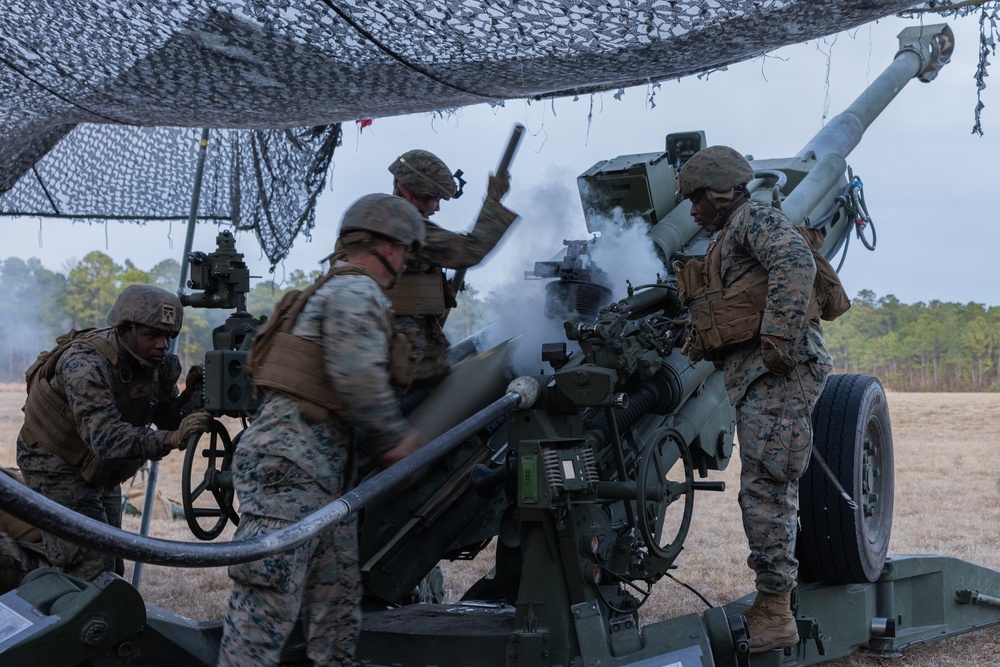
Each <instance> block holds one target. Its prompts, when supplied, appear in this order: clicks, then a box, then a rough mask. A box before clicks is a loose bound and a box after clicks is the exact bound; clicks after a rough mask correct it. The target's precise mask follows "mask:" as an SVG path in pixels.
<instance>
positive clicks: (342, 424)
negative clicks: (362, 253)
mask: <svg viewBox="0 0 1000 667" xmlns="http://www.w3.org/2000/svg"><path fill="white" fill-rule="evenodd" d="M389 308H390V304H389V301H388V299H387V298H386V297H385V295H384V294H383V293H382V291H381V289H380V287H379V286H378V284H377V283H376V282H375V280H373V279H372V278H370V277H368V276H367V275H357V274H348V275H336V276H334V277H333V278H330V279H329V280H328V281H327V282H326V284H325V285H323V286H322V287H321V288H320V289H319V290H318V291H317V292H316V293H315V294H313V296H312V297H310V298H309V300H308V301H307V302H306V305H305V308H304V309H303V311H302V312H301V314H300V315H299V316H298V318H297V320H296V322H295V326H294V328H293V329H292V333H293V334H294V335H298V336H302V337H305V338H307V339H312V340H316V341H320V342H321V343H322V346H323V359H324V367H325V370H326V374H327V376H328V378H329V380H330V384H331V386H332V388H333V390H334V392H336V394H337V397H338V399H339V403H340V406H341V408H340V409H339V410H335V411H331V412H330V415H329V417H328V418H327V419H326V421H323V422H317V421H313V420H311V419H309V418H308V417H306V416H304V415H303V414H302V413H301V411H300V409H299V404H298V403H297V402H296V401H295V399H293V398H291V397H289V396H287V395H285V394H283V393H282V392H278V391H270V392H268V393H267V394H266V395H265V396H264V400H263V403H262V405H261V407H260V411H259V413H258V415H257V417H256V418H255V419H254V421H253V422H252V423H251V424H250V426H249V427H248V428H247V430H246V431H244V433H243V436H242V437H241V439H240V446H239V447H238V448H237V449H236V452H235V454H234V458H233V478H234V484H235V486H236V492H237V495H238V497H239V502H240V512H241V520H240V525H239V528H238V529H237V533H236V538H237V539H243V538H247V537H252V536H255V535H258V534H263V533H267V532H271V531H273V530H276V529H278V528H281V527H284V526H288V525H291V524H292V523H294V522H296V521H299V520H301V519H302V518H304V517H305V516H306V515H308V514H310V513H311V512H314V511H316V510H318V509H319V508H321V507H323V506H324V505H326V504H328V503H329V502H331V501H333V500H334V499H336V498H337V497H338V496H340V495H341V494H343V493H344V492H345V491H347V490H349V489H350V488H351V487H352V486H353V485H354V483H355V481H356V479H355V478H356V476H357V470H358V468H359V465H360V464H361V463H364V462H366V461H367V460H369V459H373V458H376V457H378V456H379V455H380V454H382V453H384V452H386V451H388V450H390V449H392V448H393V447H395V446H396V445H397V444H398V443H399V442H400V441H401V440H402V439H403V438H404V436H406V434H407V433H408V432H409V431H410V427H409V425H408V424H407V423H406V421H405V420H404V419H403V416H402V414H401V412H400V409H399V406H398V403H397V401H396V398H395V394H394V392H393V390H392V388H391V386H390V384H389V369H388V365H389V337H390V332H391V327H390V322H389ZM359 433H363V434H364V435H363V437H360V438H359V437H358V434H359ZM229 576H230V578H231V579H232V581H233V591H232V594H231V596H230V601H229V608H228V611H227V614H226V620H225V626H224V632H223V638H222V644H221V647H220V656H219V664H220V665H239V666H240V667H246V665H271V664H277V663H278V661H279V657H280V653H281V649H282V647H283V646H284V642H285V640H286V638H287V636H288V634H289V633H290V632H291V629H292V626H293V625H294V623H295V621H296V619H297V618H299V616H300V615H301V618H302V621H303V625H304V629H305V633H306V637H307V639H308V647H307V653H308V656H309V659H310V660H311V661H312V662H313V663H315V664H336V665H349V664H352V663H353V654H354V648H355V646H356V644H357V637H358V633H359V631H360V611H359V604H360V597H361V584H360V572H359V569H358V545H357V529H356V524H355V520H354V519H353V518H352V519H349V520H348V521H346V522H344V523H342V524H340V525H338V526H334V527H331V528H330V529H328V530H327V531H325V532H324V533H323V534H322V535H320V536H319V537H317V538H315V539H313V540H311V541H310V542H308V543H306V544H304V545H302V546H300V547H297V548H296V549H294V550H291V551H289V552H285V553H283V554H278V555H276V556H273V557H270V558H267V559H263V560H261V561H256V562H254V563H248V564H245V565H234V566H232V567H230V569H229Z"/></svg>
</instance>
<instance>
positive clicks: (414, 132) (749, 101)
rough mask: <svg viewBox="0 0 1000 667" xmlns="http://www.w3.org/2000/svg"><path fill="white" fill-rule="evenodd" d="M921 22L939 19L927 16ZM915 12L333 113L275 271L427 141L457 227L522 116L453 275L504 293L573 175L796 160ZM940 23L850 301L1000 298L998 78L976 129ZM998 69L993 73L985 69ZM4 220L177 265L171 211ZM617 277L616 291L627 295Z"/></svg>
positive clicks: (59, 262)
mask: <svg viewBox="0 0 1000 667" xmlns="http://www.w3.org/2000/svg"><path fill="white" fill-rule="evenodd" d="M925 22H926V23H939V22H941V21H940V20H939V19H937V18H936V17H929V18H927V19H926V20H925ZM918 23H919V21H917V20H902V19H897V18H889V19H883V20H882V21H878V22H875V23H872V24H868V25H865V26H862V27H860V28H857V29H855V30H852V31H849V32H844V33H840V34H838V35H834V36H830V37H827V38H825V39H822V40H816V41H812V42H808V43H806V44H800V45H795V46H792V47H786V48H783V49H780V50H777V51H775V52H772V53H771V54H769V55H767V56H765V57H762V58H757V59H754V60H751V61H748V62H744V63H740V64H738V65H734V66H730V67H729V68H727V69H725V70H722V71H717V72H714V73H711V74H710V75H707V76H701V77H687V78H684V79H681V80H671V81H665V82H662V83H661V84H660V85H654V86H639V87H635V88H628V89H625V90H624V91H623V94H620V95H618V94H616V93H615V92H614V91H611V92H608V93H603V94H599V95H595V96H581V97H580V98H579V99H573V98H559V99H556V100H545V101H524V100H513V101H508V102H506V103H505V104H504V105H503V106H502V107H491V106H489V105H477V106H472V107H465V108H462V109H458V110H454V111H451V112H445V113H439V114H419V115H414V116H400V117H392V118H379V119H375V120H374V123H373V124H372V125H371V126H369V127H366V128H365V129H364V130H360V129H359V126H358V125H357V124H354V123H345V124H344V139H343V145H342V146H341V147H340V148H338V149H337V152H336V154H335V155H334V158H333V163H332V165H331V169H330V174H329V183H328V186H327V188H326V190H325V191H324V193H323V195H322V196H321V198H320V200H319V204H318V209H317V224H316V228H315V230H314V231H313V233H312V238H311V240H309V239H305V238H302V237H300V238H299V239H297V240H296V241H295V244H294V246H293V248H292V250H291V252H290V254H289V256H288V258H287V259H286V260H285V261H284V262H283V263H282V264H280V265H279V266H277V267H275V271H274V276H273V277H274V278H275V280H277V281H279V282H281V281H282V280H283V279H284V277H285V276H287V274H288V273H290V272H291V271H292V270H294V269H303V270H306V271H309V270H312V269H316V268H320V264H319V262H320V261H321V260H322V259H323V258H324V257H326V256H327V255H328V254H329V253H330V252H331V250H332V248H333V245H334V242H335V239H336V233H337V229H338V227H339V223H340V219H341V217H342V215H343V212H344V210H345V209H346V208H347V207H348V206H349V205H350V204H351V203H352V202H354V201H355V200H357V199H358V198H359V197H361V196H362V195H364V194H368V193H370V192H388V191H389V190H390V188H391V176H390V174H389V173H388V171H387V167H388V165H389V164H390V163H391V162H392V161H393V159H394V158H395V157H396V156H397V155H399V154H400V153H402V152H404V151H406V150H408V149H411V148H423V149H426V150H430V151H432V152H434V153H436V154H437V155H438V156H440V157H441V158H442V159H443V160H444V161H445V162H446V163H447V164H448V165H449V166H450V167H451V168H452V169H453V170H454V169H462V170H463V171H464V172H465V174H466V175H465V178H466V179H467V181H468V184H467V185H466V192H465V195H464V196H463V197H462V198H461V199H458V200H452V201H447V202H442V209H441V211H440V212H439V213H437V214H436V215H435V216H434V217H433V218H432V220H433V221H434V222H436V223H438V224H440V225H442V226H444V227H446V228H448V229H454V230H463V231H464V230H468V229H470V228H471V226H472V224H473V222H474V220H475V215H476V213H477V211H478V208H479V206H480V204H481V202H482V198H483V196H485V191H486V179H487V176H488V174H489V173H490V172H491V171H492V170H494V169H495V168H496V165H497V163H498V162H499V159H500V155H501V153H502V151H503V148H504V146H505V144H506V141H507V137H508V135H509V133H510V131H511V128H512V127H513V125H514V124H515V123H523V124H524V125H525V126H526V129H527V131H526V133H525V137H524V140H523V141H522V143H521V147H520V150H519V152H518V154H517V156H516V158H515V161H514V164H513V166H512V169H511V172H512V187H511V192H510V194H509V195H508V196H507V198H506V199H505V200H504V203H505V204H506V205H507V206H508V207H509V208H511V209H512V210H514V211H517V212H518V213H519V214H520V215H521V219H520V220H519V221H518V222H517V223H515V226H514V227H513V228H512V229H511V231H510V232H509V233H508V234H507V236H505V238H504V240H503V241H502V242H501V244H500V246H498V248H497V249H496V250H494V252H493V253H492V254H491V255H490V256H489V257H487V259H486V260H485V261H484V262H483V263H482V264H481V265H480V266H477V267H474V268H472V269H470V270H469V272H468V275H467V278H466V280H467V282H468V283H470V284H472V285H473V286H474V287H476V288H477V289H478V290H479V291H480V292H483V293H485V292H491V291H497V292H505V291H510V290H516V289H517V285H518V281H520V280H522V276H523V274H524V271H525V270H530V269H531V268H532V266H533V264H534V262H535V261H538V260H546V259H550V258H551V257H552V256H554V255H555V254H556V253H557V252H558V251H559V250H560V249H561V248H562V241H563V240H564V239H581V238H587V236H588V234H587V232H586V227H585V224H584V220H583V212H582V208H581V205H580V200H579V194H578V190H577V186H576V177H577V176H578V175H580V174H581V173H583V172H585V171H586V170H588V169H589V168H590V167H591V166H593V165H594V164H596V163H597V162H599V161H601V160H605V159H611V158H614V157H616V156H618V155H628V154H635V153H655V152H659V151H662V150H663V149H664V137H665V136H666V135H667V134H668V133H670V132H682V131H691V130H704V131H705V132H706V134H707V138H708V143H709V144H726V145H730V146H733V147H734V148H736V149H737V150H739V151H740V152H741V153H744V154H748V155H752V156H753V157H754V158H758V159H760V158H780V157H790V156H794V155H795V154H796V153H798V151H799V150H800V149H801V148H802V147H803V146H804V145H805V144H806V143H807V142H808V140H809V139H810V138H811V137H812V136H813V135H814V134H815V133H816V132H817V131H818V130H819V129H820V128H822V127H823V125H824V123H825V122H827V121H828V120H829V119H830V118H832V117H833V116H834V115H836V114H837V113H839V112H840V111H842V110H844V109H845V108H847V106H849V105H850V103H851V102H852V101H854V99H855V98H856V97H857V96H858V95H860V94H861V92H862V91H863V90H864V88H865V87H866V86H867V85H868V84H869V83H871V82H872V81H873V80H874V79H875V78H876V77H877V76H878V75H879V74H880V73H881V72H882V71H883V70H884V69H885V67H886V66H888V65H889V64H890V62H891V61H892V58H893V56H894V55H895V53H896V51H897V50H898V40H897V38H896V36H897V35H898V33H899V32H900V30H902V29H903V28H904V27H907V26H910V25H916V24H918ZM949 24H950V25H951V27H952V29H953V30H954V32H955V36H956V46H955V53H954V56H953V57H952V61H951V63H950V64H948V65H947V66H945V68H944V69H943V70H942V72H941V74H940V75H939V76H938V78H937V79H936V80H934V81H932V82H930V83H923V82H920V81H918V80H915V79H914V80H912V81H911V82H910V83H909V84H908V85H907V86H906V87H905V88H904V89H903V90H902V91H901V92H900V94H899V95H898V96H897V97H896V99H895V100H894V101H893V102H892V103H891V104H890V105H889V107H888V108H887V109H886V111H885V112H883V114H882V115H881V116H880V117H879V118H878V119H876V120H875V122H874V123H873V124H872V126H871V127H870V128H869V129H868V131H867V132H866V134H865V136H864V138H863V139H862V141H861V143H860V145H859V146H858V147H857V148H856V149H855V150H854V151H853V152H852V153H851V154H850V155H849V156H848V158H847V159H848V164H849V165H850V166H851V167H852V168H853V170H854V173H855V174H856V175H858V176H860V177H861V179H862V180H863V182H864V186H865V187H864V192H865V198H866V201H867V204H868V209H869V211H870V213H871V215H872V218H873V220H874V223H875V230H876V233H877V247H876V250H875V252H868V251H867V250H865V249H864V248H863V247H862V246H861V244H859V243H857V242H856V241H855V242H853V243H851V248H850V252H849V254H848V257H847V260H846V262H845V265H844V268H843V270H842V271H841V277H842V280H843V282H844V284H845V287H846V288H847V291H848V293H849V294H850V295H852V296H853V295H855V294H857V293H858V291H860V290H871V291H873V292H874V293H875V294H876V295H878V296H885V295H889V294H892V295H895V296H896V297H897V298H899V299H900V300H901V301H903V302H905V303H915V302H918V301H923V302H929V301H931V300H940V301H954V302H960V303H967V302H976V303H983V304H986V305H991V306H1000V289H998V288H997V283H998V280H997V279H998V277H1000V270H998V268H997V267H998V265H1000V261H998V256H997V250H998V249H1000V219H998V217H1000V213H998V210H997V207H996V206H995V205H994V199H995V196H994V190H995V189H996V187H997V182H998V178H997V168H996V164H997V156H1000V141H998V137H1000V81H997V80H996V79H995V78H993V77H991V78H988V79H987V88H986V89H985V90H984V91H983V102H984V104H985V105H986V106H985V108H984V109H983V112H982V124H983V129H984V132H985V136H983V137H980V136H978V135H975V134H972V127H973V123H974V110H975V107H976V83H975V81H974V79H973V77H974V74H975V70H976V64H977V62H978V57H979V54H978V51H979V26H978V21H977V18H976V17H966V18H963V19H952V20H950V21H949ZM997 67H1000V64H997V65H996V66H995V67H994V68H992V71H993V73H994V74H995V75H996V68H997ZM991 79H992V80H991ZM0 225H2V226H3V236H2V238H3V243H2V247H0V258H6V257H11V256H13V257H21V258H25V259H27V258H29V257H38V258H40V259H41V260H42V263H43V265H45V266H46V267H47V268H49V269H52V270H58V271H65V270H66V266H67V265H68V263H71V262H74V261H76V260H79V259H81V258H82V257H83V256H84V255H85V254H86V253H87V252H89V251H91V250H100V251H102V252H104V253H106V254H108V255H110V256H111V257H112V258H113V259H114V260H115V261H116V262H118V263H124V261H125V260H126V259H129V260H131V261H132V262H133V263H134V264H135V265H136V266H138V267H139V268H142V269H149V268H152V266H153V265H154V264H156V263H157V262H159V261H160V260H162V259H166V258H170V257H173V258H175V259H178V260H180V258H181V253H182V251H183V244H184V236H185V227H186V225H185V224H184V223H177V222H175V223H173V224H168V223H159V222H151V223H148V224H146V225H144V226H140V225H130V224H123V223H117V222H111V223H108V224H107V225H101V224H96V225H95V224H86V223H71V222H69V221H62V220H53V219H46V220H44V221H39V220H32V219H20V220H12V219H4V220H2V221H0ZM217 232H218V230H217V229H216V227H215V226H214V225H212V224H208V223H200V224H199V225H198V226H197V228H196V235H195V244H194V249H196V250H204V251H210V250H213V249H214V245H215V244H214V239H215V235H216V234H217ZM963 239H964V240H963ZM237 247H238V249H239V250H241V251H242V252H243V253H244V254H245V255H246V258H247V262H248V264H249V265H250V267H251V269H252V273H253V275H254V276H261V277H263V278H269V277H271V275H270V274H269V268H270V267H269V266H268V262H267V260H266V259H265V258H263V256H262V255H261V253H260V249H259V247H258V246H257V243H256V240H255V239H254V237H253V236H252V235H251V234H249V233H239V234H237ZM623 259H625V258H624V257H623ZM632 271H634V272H637V273H640V272H641V273H643V275H634V276H631V275H630V276H628V277H629V279H631V280H632V282H633V283H635V284H638V283H641V282H649V281H651V280H652V279H653V278H654V277H655V276H654V275H645V272H648V271H650V268H649V265H648V264H647V263H645V262H641V263H637V264H636V266H635V267H634V268H632ZM623 280H624V278H623V279H622V281H623ZM621 284H622V289H621V290H620V292H621V293H620V294H616V297H620V296H624V284H623V282H622V283H621ZM616 289H617V288H616Z"/></svg>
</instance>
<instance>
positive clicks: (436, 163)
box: [389, 148, 465, 199]
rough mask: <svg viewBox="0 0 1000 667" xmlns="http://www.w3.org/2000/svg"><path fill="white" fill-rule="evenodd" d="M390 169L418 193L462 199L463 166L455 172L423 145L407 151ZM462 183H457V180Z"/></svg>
mask: <svg viewBox="0 0 1000 667" xmlns="http://www.w3.org/2000/svg"><path fill="white" fill-rule="evenodd" d="M389 173H391V174H392V175H393V177H394V178H395V179H396V180H397V181H398V182H399V183H400V184H401V185H403V186H405V187H406V188H407V189H408V190H409V191H410V192H412V193H413V194H414V195H416V196H418V197H437V198H439V199H452V198H454V199H458V198H459V197H461V196H462V186H463V185H465V181H463V180H462V170H461V169H459V170H458V171H456V172H455V173H454V174H452V173H451V170H450V169H448V165H446V164H445V163H444V161H442V160H441V158H439V157H438V156H437V155H434V153H431V152H430V151H425V150H421V149H419V148H417V149H414V150H412V151H406V152H405V153H403V154H402V155H400V156H399V157H398V158H396V159H395V160H393V162H392V164H390V165H389ZM456 179H457V180H458V185H457V186H456V185H455V180H456Z"/></svg>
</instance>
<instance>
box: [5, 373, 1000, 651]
mask: <svg viewBox="0 0 1000 667" xmlns="http://www.w3.org/2000/svg"><path fill="white" fill-rule="evenodd" d="M8 389H11V391H7V392H0V465H13V464H14V443H15V439H16V436H17V430H18V429H19V428H20V422H21V413H20V407H21V404H22V402H23V393H21V391H15V390H14V389H17V388H16V387H13V388H8ZM889 405H890V410H891V419H892V425H893V435H894V440H895V457H896V500H895V521H894V527H893V534H892V541H891V546H890V553H895V554H904V553H915V554H916V553H936V554H945V555H951V556H957V557H959V558H963V559H966V560H970V561H973V562H976V563H980V564H982V565H986V566H989V567H993V568H997V569H1000V546H998V544H1000V540H998V539H997V538H998V535H997V531H998V527H1000V461H998V460H997V456H996V452H995V448H996V446H997V444H998V443H1000V394H890V395H889ZM232 427H233V428H234V429H235V428H238V426H237V425H235V424H234V425H232ZM181 467H182V457H181V456H179V455H177V454H175V455H173V456H171V457H169V458H168V459H167V460H166V461H165V462H164V463H163V464H162V465H161V468H160V471H161V472H160V475H161V484H160V489H161V491H162V492H163V493H164V494H165V495H166V496H168V497H172V498H175V499H176V498H179V497H180V488H181V482H180V478H181ZM713 478H715V479H724V480H726V481H727V483H728V486H729V490H727V491H726V492H725V493H702V494H700V495H698V496H697V498H696V501H695V512H694V522H693V526H692V529H691V533H690V535H689V537H688V540H687V542H686V544H685V549H684V551H683V553H682V554H681V556H680V558H679V559H678V561H677V565H678V569H677V570H675V575H676V576H677V577H678V578H680V579H682V580H684V581H685V582H686V583H688V584H690V585H691V586H693V587H695V588H696V589H698V590H699V591H700V592H701V593H702V594H704V595H705V596H706V597H707V598H708V599H710V600H712V601H713V602H715V603H723V602H728V601H730V600H732V599H735V598H738V597H741V596H743V595H745V594H747V593H749V592H751V590H752V584H751V582H752V580H751V577H750V575H749V570H748V569H747V567H746V565H745V562H744V561H745V558H746V547H745V542H744V540H745V538H744V536H743V533H742V528H741V527H740V522H739V511H738V508H737V505H736V488H737V486H738V479H739V462H738V460H734V462H733V464H732V465H730V467H729V470H727V471H725V472H724V473H721V474H719V473H716V474H715V476H714V477H713ZM138 525H139V522H138V519H135V518H130V517H127V518H126V528H127V529H129V530H133V531H138ZM151 532H152V534H153V535H154V536H156V537H162V538H166V539H174V540H189V541H193V540H194V538H193V537H192V536H191V534H190V531H189V530H188V528H187V525H186V524H185V523H184V522H183V521H172V520H170V519H166V518H164V519H155V520H154V521H153V528H152V531H151ZM231 533H232V528H231V527H229V528H227V530H226V532H225V533H224V537H225V536H229V535H231ZM490 565H491V563H490V562H489V561H488V554H486V553H484V554H482V555H481V556H480V558H479V559H477V560H476V561H473V562H472V563H445V564H444V570H445V580H446V586H447V591H448V594H449V595H450V596H452V597H453V598H457V597H459V596H460V595H461V594H462V592H464V590H465V589H466V588H467V587H468V586H469V585H470V584H471V583H472V582H473V581H475V579H476V578H477V577H478V576H479V575H480V574H481V573H483V572H485V571H486V570H488V569H489V567H490ZM126 576H127V577H131V571H130V566H129V572H127V573H126ZM228 586H229V582H228V579H227V578H226V575H225V571H224V569H222V568H215V569H201V570H195V571H191V570H172V569H168V568H161V567H156V566H146V567H145V569H144V575H143V583H142V592H143V595H144V597H145V598H146V600H148V601H150V602H152V603H155V604H157V605H160V606H162V607H165V608H168V609H172V610H175V611H177V612H180V613H183V614H184V615H186V616H189V617H191V618H194V619H198V620H204V619H209V618H214V617H218V616H220V615H221V614H222V613H223V612H224V607H225V601H226V597H227V594H228ZM992 593H993V594H994V595H996V594H997V592H995V591H994V592H992ZM703 609H704V604H703V603H702V602H701V601H700V600H698V599H697V598H696V597H695V596H694V595H693V594H691V593H690V592H689V591H687V590H685V589H684V588H682V587H680V586H678V585H676V584H674V583H672V582H670V581H669V580H663V581H662V582H660V583H659V584H657V586H656V590H655V593H654V594H653V596H652V598H651V599H650V601H649V602H648V603H647V605H646V606H645V607H644V608H643V612H642V613H643V618H642V620H643V622H644V623H648V622H651V621H655V620H659V619H662V618H666V617H670V616H673V615H677V614H681V613H690V612H700V611H702V610H703ZM827 664H830V665H836V666H838V667H875V666H876V665H883V664H892V665H896V666H898V667H959V666H961V667H971V666H976V667H979V666H982V665H995V664H1000V627H993V628H988V629H985V630H980V631H977V632H974V633H970V634H968V635H965V636H962V637H959V638H956V639H953V640H949V641H946V642H939V643H935V644H931V645H928V646H924V647H919V648H916V649H912V650H911V651H909V652H908V653H907V654H906V655H904V656H903V657H902V658H898V659H896V660H893V661H891V663H885V662H884V661H880V660H876V659H873V658H867V657H863V656H851V657H849V658H847V659H843V660H839V661H836V662H831V663H827Z"/></svg>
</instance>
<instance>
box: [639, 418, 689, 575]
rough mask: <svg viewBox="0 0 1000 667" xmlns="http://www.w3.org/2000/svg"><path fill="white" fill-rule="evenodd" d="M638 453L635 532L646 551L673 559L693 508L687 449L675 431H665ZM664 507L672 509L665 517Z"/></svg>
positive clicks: (665, 509)
mask: <svg viewBox="0 0 1000 667" xmlns="http://www.w3.org/2000/svg"><path fill="white" fill-rule="evenodd" d="M640 456H641V459H640V462H639V475H638V477H637V478H636V521H637V523H638V524H639V532H640V533H641V534H642V539H643V541H644V542H645V543H646V547H647V548H648V549H649V552H650V554H652V555H654V556H656V557H658V558H662V559H664V560H673V559H674V558H677V555H678V554H680V552H681V547H682V546H683V544H684V538H685V537H687V533H688V528H689V527H690V526H691V513H692V511H693V510H694V464H693V463H692V462H691V452H690V450H688V446H687V443H685V442H684V439H683V438H682V437H681V436H680V434H679V433H676V432H674V431H668V432H666V433H664V434H662V435H661V436H660V437H659V438H658V439H657V440H656V441H655V442H653V443H651V444H649V445H648V446H646V447H645V449H644V450H643V451H642V454H641V455H640ZM678 503H683V507H680V506H679V505H678ZM671 506H673V507H672V508H671ZM668 509H672V510H673V511H671V512H670V515H669V516H668V514H667V510H668Z"/></svg>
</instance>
